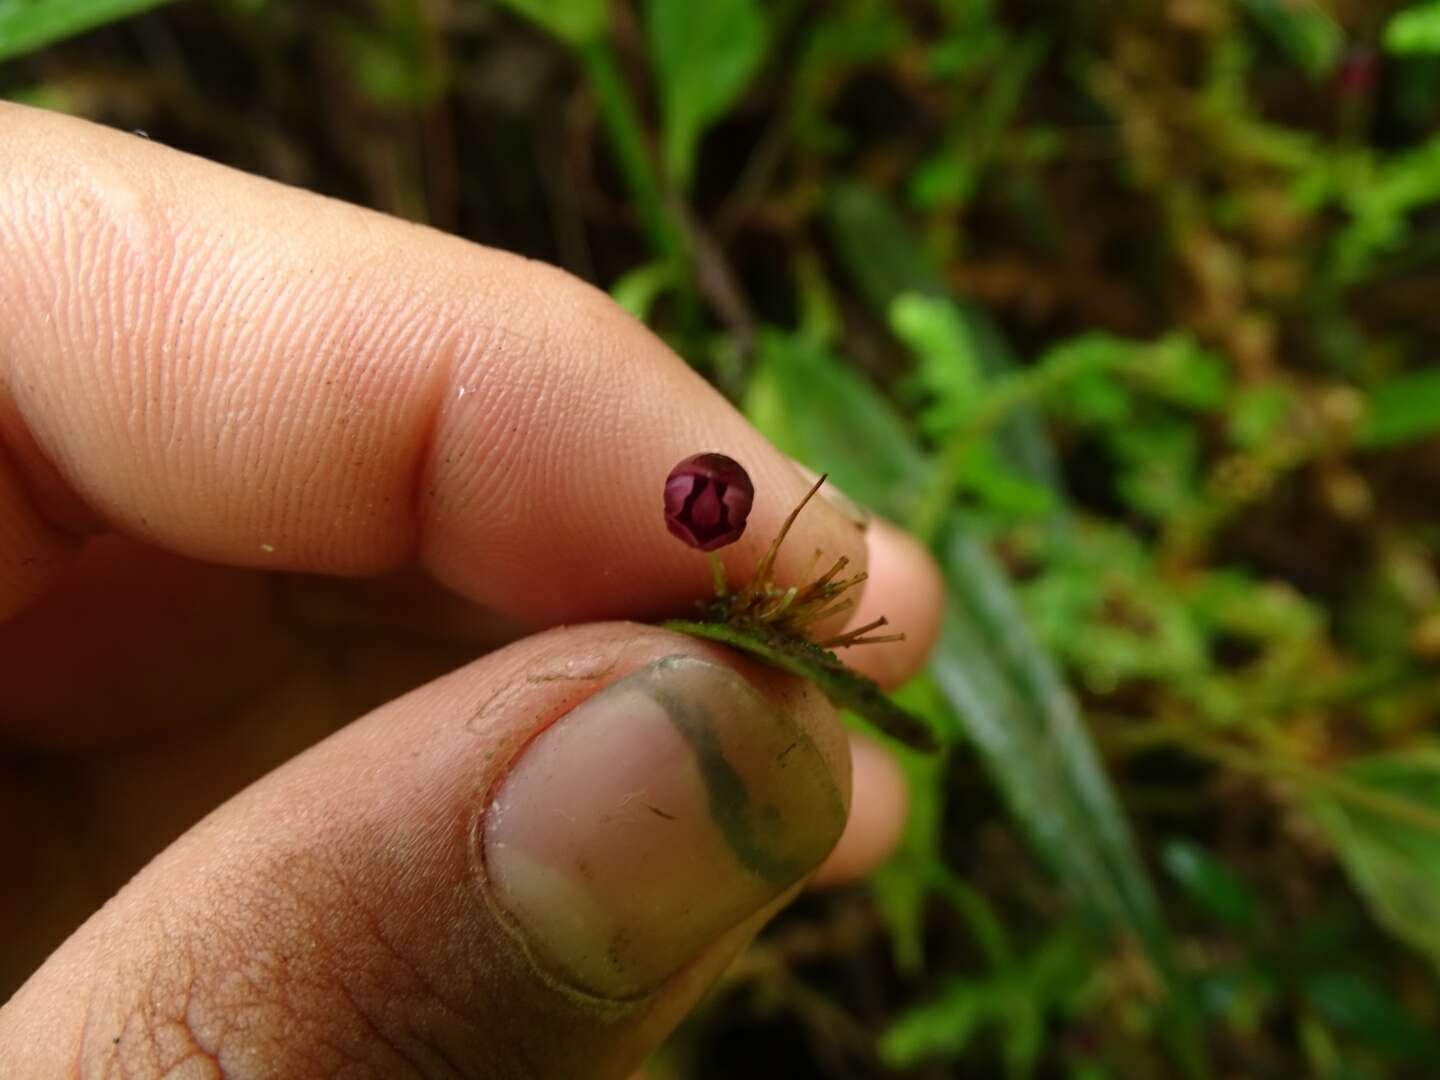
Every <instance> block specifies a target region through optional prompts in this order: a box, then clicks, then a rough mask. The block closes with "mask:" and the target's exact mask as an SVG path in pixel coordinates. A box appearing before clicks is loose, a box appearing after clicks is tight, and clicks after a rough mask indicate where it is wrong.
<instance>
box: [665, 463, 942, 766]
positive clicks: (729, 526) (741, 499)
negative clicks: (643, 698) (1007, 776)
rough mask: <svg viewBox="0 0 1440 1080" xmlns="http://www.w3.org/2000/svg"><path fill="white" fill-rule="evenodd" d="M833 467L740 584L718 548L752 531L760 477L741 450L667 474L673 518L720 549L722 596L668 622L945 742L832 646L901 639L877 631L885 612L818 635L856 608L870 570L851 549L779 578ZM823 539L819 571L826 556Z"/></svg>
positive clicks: (864, 711) (688, 534)
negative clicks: (784, 551)
mask: <svg viewBox="0 0 1440 1080" xmlns="http://www.w3.org/2000/svg"><path fill="white" fill-rule="evenodd" d="M824 483H825V477H824V476H820V477H818V478H817V479H816V481H815V483H814V485H813V486H812V487H811V488H810V490H809V491H808V492H806V494H805V497H804V498H803V499H801V500H800V504H799V505H798V506H796V507H795V509H794V510H792V511H790V516H789V517H787V518H786V519H785V523H784V524H783V525H781V526H780V531H779V532H778V533H777V534H776V535H775V539H774V540H772V541H771V542H770V547H769V550H767V551H766V552H765V554H764V555H762V556H761V557H760V561H759V562H758V563H756V564H755V570H754V572H753V573H752V574H751V575H750V579H749V581H748V582H747V583H746V584H744V585H742V586H739V587H737V588H731V587H730V585H729V583H728V582H727V581H726V577H725V567H724V564H722V563H721V561H720V557H719V556H718V555H716V554H714V552H715V549H716V548H722V547H724V546H725V545H726V544H733V543H734V542H735V541H736V540H738V539H740V534H741V533H743V532H744V531H745V519H746V518H748V517H749V516H750V504H751V503H752V502H754V500H755V485H754V484H752V483H751V482H750V477H749V475H748V474H747V473H746V472H745V470H744V469H743V468H741V466H740V463H739V462H738V461H736V460H735V459H734V458H731V457H727V456H726V455H724V454H715V453H710V454H694V455H692V456H691V457H688V458H686V459H685V460H684V461H682V462H680V464H678V465H676V466H675V468H673V469H671V470H670V475H669V477H667V478H666V480H665V524H666V526H667V527H668V528H669V529H670V531H671V532H672V533H674V534H675V535H676V536H677V537H679V538H680V539H681V540H683V541H684V542H685V543H687V544H689V545H690V546H691V547H693V548H699V549H700V550H701V551H708V552H710V553H711V554H710V570H711V572H712V573H713V574H714V577H715V596H714V598H713V599H711V600H708V601H702V602H701V603H699V604H698V605H697V606H698V607H699V609H700V614H699V617H698V618H694V619H667V620H666V621H665V622H664V624H663V625H664V626H665V627H666V628H667V629H670V630H676V631H679V632H680V633H682V634H689V635H690V636H691V637H697V638H700V639H702V640H704V641H713V642H719V643H720V644H722V645H729V646H731V647H732V648H736V649H740V650H743V651H744V652H746V653H749V654H750V655H751V656H753V657H757V658H759V659H760V660H763V661H764V662H765V663H767V664H770V665H771V666H772V667H776V668H779V669H780V670H781V671H787V672H789V673H790V674H792V675H800V676H802V677H804V678H807V679H809V680H810V681H811V682H812V683H814V684H815V685H816V686H818V687H819V688H820V689H821V690H822V691H824V692H825V694H826V695H827V696H828V697H829V698H830V700H831V701H833V702H834V703H835V704H836V705H838V706H840V707H841V708H845V709H850V710H851V711H852V712H855V713H858V714H859V715H861V716H863V717H865V718H866V719H867V720H869V721H870V722H871V723H872V724H874V725H876V726H877V727H878V728H880V730H882V731H884V732H886V733H887V734H889V735H890V736H892V737H893V738H896V739H899V740H900V741H901V742H903V743H905V744H906V745H907V746H910V747H912V748H914V749H916V750H923V751H933V750H937V749H939V747H940V743H939V741H938V740H937V739H936V738H935V733H934V732H932V731H931V730H930V728H929V726H928V725H927V724H926V723H925V721H923V720H921V719H920V718H919V717H917V716H914V715H912V714H911V713H909V712H907V711H906V710H905V709H904V708H902V707H901V706H899V705H897V704H896V703H895V702H893V701H891V700H890V699H889V698H888V697H886V696H885V694H884V692H883V691H882V690H881V689H880V687H878V686H876V685H875V684H874V683H873V682H871V681H870V680H869V679H867V678H866V677H865V676H863V675H861V674H859V673H858V672H855V671H851V670H850V669H849V668H848V667H846V666H845V664H844V662H843V661H841V659H840V658H839V657H838V656H836V655H835V654H834V653H833V652H831V651H830V650H831V649H848V648H850V647H851V646H853V645H878V644H881V643H883V642H887V641H901V640H903V639H904V637H905V635H904V634H876V633H875V632H874V631H876V630H879V629H880V628H882V627H884V626H887V625H888V620H886V619H885V618H884V617H883V616H882V617H881V618H878V619H872V620H871V621H870V622H867V623H865V625H863V626H857V627H855V628H853V629H849V630H845V631H843V632H842V633H840V634H836V635H834V636H827V637H824V638H822V639H821V640H816V638H815V637H814V636H812V635H813V634H814V632H815V629H816V627H817V626H821V625H825V624H827V623H829V622H831V621H832V620H834V619H836V618H838V617H839V616H841V615H845V614H847V613H849V612H851V611H853V610H854V608H855V598H854V596H846V595H845V594H846V593H848V592H849V591H850V590H851V589H853V588H854V587H855V586H857V585H859V584H860V583H861V582H862V581H864V580H865V574H864V572H863V571H862V572H860V573H858V574H851V575H850V576H848V577H847V576H845V574H844V570H845V568H846V566H848V565H849V564H850V560H849V558H847V557H846V556H844V555H841V556H839V557H838V558H837V559H836V560H835V561H834V563H832V564H831V566H830V569H828V570H826V571H825V572H824V573H823V574H821V575H820V576H819V577H815V578H812V579H811V580H809V581H807V582H803V583H800V584H795V585H791V586H788V587H786V586H784V585H780V584H778V583H777V582H776V581H775V576H774V572H775V557H776V556H777V555H778V554H779V553H780V545H781V544H782V543H784V541H785V537H786V535H788V534H789V532H790V526H792V525H794V524H795V519H796V518H797V517H799V516H800V511H801V510H803V509H805V506H806V504H807V503H809V501H810V500H811V499H812V498H814V497H815V495H816V493H817V492H818V491H819V490H820V487H821V485H822V484H824ZM820 558H821V552H820V551H819V550H818V549H817V550H816V552H815V560H814V561H812V563H811V569H810V570H809V571H806V575H805V576H807V577H808V576H809V574H810V573H812V572H813V571H814V569H815V567H816V566H817V565H818V564H819V560H820Z"/></svg>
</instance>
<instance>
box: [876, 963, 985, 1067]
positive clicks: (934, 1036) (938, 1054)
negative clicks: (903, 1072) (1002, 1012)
mask: <svg viewBox="0 0 1440 1080" xmlns="http://www.w3.org/2000/svg"><path fill="white" fill-rule="evenodd" d="M997 996H999V995H998V994H997V993H996V992H995V991H994V990H992V989H991V988H990V987H989V986H988V985H986V984H985V983H983V982H978V981H975V980H970V979H957V980H955V981H953V982H951V983H950V985H949V986H947V987H946V988H945V990H943V991H942V992H941V994H940V996H939V997H937V998H936V999H935V1000H934V1001H930V1002H927V1003H925V1004H924V1005H921V1006H918V1007H916V1008H913V1009H911V1010H909V1011H908V1012H906V1013H905V1014H904V1015H903V1016H901V1017H900V1019H899V1020H897V1021H896V1022H895V1024H894V1025H893V1026H892V1027H891V1028H890V1030H888V1031H887V1032H885V1034H884V1035H883V1036H881V1038H880V1058H881V1060H882V1061H884V1062H885V1064H887V1065H889V1066H890V1067H891V1068H899V1069H904V1068H909V1067H911V1066H914V1065H918V1064H919V1063H920V1062H922V1061H925V1060H927V1059H930V1058H957V1057H959V1056H960V1055H961V1054H962V1053H964V1052H965V1048H966V1047H967V1046H969V1045H970V1039H971V1037H972V1036H973V1035H974V1034H975V1032H976V1030H977V1029H978V1028H979V1027H980V1025H981V1024H982V1023H983V1022H984V1021H985V1020H987V1019H988V1018H989V1016H990V1014H991V1012H992V1011H993V1010H994V1009H995V1005H994V1003H993V999H994V998H995V997H997Z"/></svg>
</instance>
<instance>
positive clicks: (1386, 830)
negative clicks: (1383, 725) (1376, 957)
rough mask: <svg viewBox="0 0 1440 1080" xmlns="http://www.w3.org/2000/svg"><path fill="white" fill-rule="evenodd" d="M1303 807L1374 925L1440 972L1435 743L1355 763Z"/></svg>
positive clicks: (1439, 785)
mask: <svg viewBox="0 0 1440 1080" xmlns="http://www.w3.org/2000/svg"><path fill="white" fill-rule="evenodd" d="M1341 775H1342V777H1343V779H1344V781H1346V782H1347V783H1348V785H1349V787H1350V791H1349V792H1348V797H1346V798H1343V799H1342V798H1337V797H1335V796H1334V795H1329V794H1326V793H1325V792H1324V791H1323V789H1320V788H1315V789H1313V790H1312V792H1311V795H1310V799H1309V807H1310V812H1311V813H1312V814H1313V815H1314V817H1315V819H1316V820H1317V821H1318V822H1319V823H1320V824H1321V826H1322V827H1323V828H1324V829H1325V832H1326V833H1327V835H1328V836H1329V837H1330V841H1331V843H1333V844H1334V846H1335V852H1336V854H1337V855H1338V856H1339V858H1340V862H1341V863H1342V864H1343V865H1344V867H1345V870H1346V872H1347V873H1348V874H1349V875H1350V880H1351V881H1353V882H1354V883H1355V887H1356V888H1357V889H1359V891H1360V893H1361V894H1362V895H1363V896H1364V897H1365V899H1366V901H1367V902H1368V904H1369V906H1370V910H1371V912H1372V913H1373V914H1374V916H1375V920H1376V922H1378V923H1379V924H1380V925H1381V926H1383V927H1385V928H1386V929H1387V930H1388V931H1389V932H1390V933H1391V934H1393V935H1394V936H1395V937H1397V938H1398V939H1400V940H1401V941H1404V942H1405V943H1406V944H1408V945H1410V946H1411V947H1412V948H1414V949H1416V950H1418V951H1419V952H1420V953H1422V954H1424V955H1425V956H1426V957H1427V958H1429V960H1430V962H1431V963H1432V964H1434V965H1435V967H1436V968H1437V969H1440V744H1435V743H1428V744H1420V745H1417V746H1414V747H1411V748H1409V749H1407V750H1405V751H1403V752H1397V753H1394V754H1387V755H1384V756H1380V757H1374V758H1369V759H1366V760H1363V761H1358V762H1356V763H1354V764H1352V765H1350V766H1348V767H1347V768H1346V769H1345V770H1344V771H1343V773H1342V774H1341Z"/></svg>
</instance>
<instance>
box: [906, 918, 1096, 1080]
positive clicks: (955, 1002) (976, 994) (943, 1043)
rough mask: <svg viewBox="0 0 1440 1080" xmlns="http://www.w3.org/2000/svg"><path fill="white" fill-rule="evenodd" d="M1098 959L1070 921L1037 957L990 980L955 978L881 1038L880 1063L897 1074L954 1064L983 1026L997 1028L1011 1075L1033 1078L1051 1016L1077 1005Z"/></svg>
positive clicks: (1056, 931) (1042, 945)
mask: <svg viewBox="0 0 1440 1080" xmlns="http://www.w3.org/2000/svg"><path fill="white" fill-rule="evenodd" d="M1091 961H1092V952H1091V950H1090V948H1089V947H1088V945H1087V942H1086V935H1085V933H1084V931H1083V930H1082V929H1081V928H1079V927H1078V926H1076V925H1073V924H1064V923H1062V924H1061V925H1060V926H1058V927H1056V928H1055V929H1054V930H1053V931H1051V932H1050V933H1049V934H1048V935H1047V936H1046V937H1045V938H1044V939H1043V940H1042V941H1041V943H1040V945H1039V946H1038V947H1037V948H1036V949H1035V950H1034V951H1033V952H1031V953H1030V955H1028V956H1025V957H1022V958H1021V959H1020V960H1019V961H1017V962H1014V963H1012V964H1010V965H1008V966H1007V967H1005V968H1002V969H1001V970H999V971H997V972H995V973H993V974H991V975H989V976H988V977H984V978H978V979H955V980H953V981H951V982H950V984H949V985H948V986H947V987H946V988H945V989H944V990H943V991H942V992H941V993H940V995H939V996H938V997H937V998H935V999H934V1000H932V1001H930V1002H927V1003H926V1004H924V1005H921V1006H918V1007H917V1008H913V1009H911V1010H909V1011H908V1012H906V1013H905V1015H903V1016H902V1017H900V1019H899V1020H897V1021H896V1022H895V1023H894V1024H893V1025H892V1026H891V1027H890V1029H889V1030H888V1031H886V1032H885V1034H884V1035H882V1036H881V1038H880V1058H881V1060H882V1061H884V1062H885V1063H886V1064H887V1065H890V1066H892V1067H896V1068H910V1067H913V1066H915V1065H919V1064H921V1063H922V1062H924V1061H927V1060H948V1059H954V1058H957V1057H959V1056H960V1055H961V1054H962V1053H964V1051H965V1049H966V1047H967V1046H969V1044H970V1042H971V1040H972V1039H973V1038H974V1036H975V1035H976V1034H977V1033H978V1032H979V1031H980V1030H981V1029H982V1028H994V1029H995V1030H996V1034H997V1035H998V1036H999V1044H1000V1050H1001V1055H1002V1057H1003V1059H1004V1061H1005V1066H1006V1075H1008V1076H1029V1075H1030V1074H1031V1072H1032V1071H1033V1070H1034V1068H1035V1065H1036V1064H1037V1062H1038V1061H1039V1057H1040V1053H1041V1051H1042V1050H1043V1049H1044V1044H1045V1029H1046V1025H1047V1023H1048V1022H1049V1019H1050V1016H1051V1014H1054V1013H1064V1012H1065V1011H1067V1010H1068V1009H1070V1008H1071V1007H1073V1005H1074V1002H1075V999H1076V998H1077V997H1078V996H1079V995H1080V993H1081V991H1082V989H1083V988H1084V985H1085V983H1086V980H1087V979H1088V977H1089V976H1090V974H1091V970H1092V969H1091Z"/></svg>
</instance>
